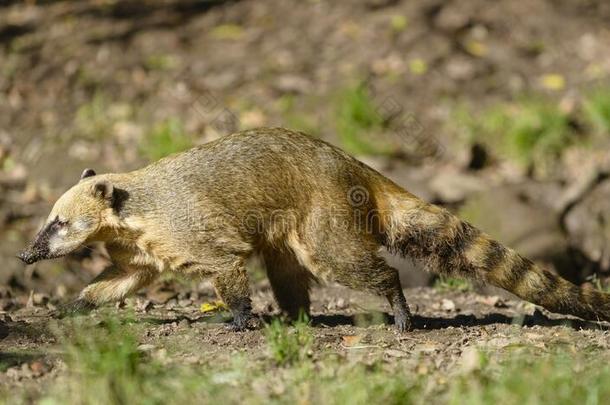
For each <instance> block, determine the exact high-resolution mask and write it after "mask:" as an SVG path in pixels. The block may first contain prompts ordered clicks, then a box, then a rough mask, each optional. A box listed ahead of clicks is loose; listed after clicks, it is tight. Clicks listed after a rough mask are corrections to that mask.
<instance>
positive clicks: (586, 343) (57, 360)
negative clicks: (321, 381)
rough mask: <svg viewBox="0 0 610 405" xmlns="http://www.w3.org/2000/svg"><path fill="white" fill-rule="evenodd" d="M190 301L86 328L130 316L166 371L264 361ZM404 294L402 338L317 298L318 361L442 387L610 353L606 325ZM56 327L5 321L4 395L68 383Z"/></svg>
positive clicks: (375, 310)
mask: <svg viewBox="0 0 610 405" xmlns="http://www.w3.org/2000/svg"><path fill="white" fill-rule="evenodd" d="M187 291H188V289H186V287H184V286H183V289H182V291H181V292H171V290H169V289H166V290H163V289H160V290H159V291H157V292H156V293H154V294H149V295H148V296H146V295H141V296H139V297H135V298H133V299H130V300H128V301H127V302H126V303H125V305H124V306H123V307H122V308H118V307H109V308H103V309H100V310H95V311H94V312H93V313H92V314H90V315H87V317H88V322H89V324H90V325H99V324H100V322H102V320H103V319H104V318H103V317H102V314H113V315H118V317H119V319H126V317H127V315H129V316H130V321H129V322H130V325H131V326H130V328H131V329H132V330H135V331H136V335H137V342H138V345H139V346H138V347H139V349H141V350H143V351H146V352H152V353H156V354H157V355H159V353H161V355H165V356H167V353H170V355H169V356H167V357H168V362H169V363H174V364H194V365H197V364H201V365H211V366H212V367H214V364H220V363H222V362H223V361H224V362H226V361H230V359H232V358H235V357H236V356H238V353H239V356H240V357H241V358H245V359H247V360H252V361H256V360H258V359H260V358H261V356H263V357H264V353H265V351H266V344H265V337H264V334H263V332H262V330H251V331H245V332H234V331H231V330H229V328H228V325H227V322H228V321H229V320H230V318H231V317H230V315H229V314H228V313H226V312H224V311H222V310H220V311H213V312H211V313H202V311H201V303H203V302H213V301H214V300H215V297H214V293H213V291H212V289H211V288H210V287H209V286H208V285H206V284H202V285H200V286H199V288H198V289H196V290H195V292H190V293H189V292H187ZM405 294H406V296H407V297H408V300H409V302H410V306H411V309H412V311H413V313H414V316H413V330H412V331H410V332H408V333H404V334H400V333H398V332H397V331H395V329H394V328H393V326H392V325H391V322H392V319H391V316H390V315H388V312H389V307H388V305H387V304H386V303H385V302H384V301H382V300H380V299H377V298H374V297H372V296H370V295H367V294H363V293H357V292H354V291H351V290H348V289H345V288H342V287H337V286H329V287H324V288H317V289H316V290H315V291H314V294H313V307H312V320H311V325H312V332H313V336H314V343H313V349H312V350H313V353H314V354H313V355H314V357H315V356H317V355H320V353H324V352H333V353H336V354H337V355H339V356H341V357H345V358H351V359H354V358H355V359H358V361H359V362H364V363H366V361H367V359H380V358H381V359H383V360H384V361H386V362H387V363H389V364H390V365H391V366H392V367H399V368H402V367H410V368H413V369H414V370H418V371H417V372H418V373H419V372H423V373H425V374H429V375H430V376H431V378H440V377H442V376H444V375H447V373H450V372H452V370H455V369H456V367H458V368H459V367H463V363H464V361H465V356H468V355H469V353H470V351H471V350H472V349H476V350H484V351H485V352H487V353H488V354H489V355H490V356H506V351H507V350H509V349H511V348H512V349H515V348H519V347H530V348H532V347H533V348H536V350H539V351H540V352H544V351H546V350H550V349H551V348H554V347H555V348H556V347H565V348H569V350H571V351H573V352H581V351H586V352H592V353H595V352H600V353H604V352H605V351H606V350H608V349H610V332H609V330H610V327H609V325H607V324H600V323H594V322H585V321H581V320H578V319H575V318H571V317H564V316H559V315H553V314H549V313H546V312H541V311H539V310H537V309H535V308H534V306H532V305H531V304H527V303H524V302H522V301H515V300H506V299H501V298H499V297H498V296H485V295H479V294H476V293H473V292H459V291H439V290H438V289H434V288H425V287H422V288H414V289H407V290H405ZM164 301H165V302H164ZM153 302H156V303H153ZM254 309H255V311H257V313H258V314H259V315H261V317H262V318H263V319H264V320H265V321H266V322H270V320H271V319H272V316H273V315H274V314H276V312H277V311H276V307H275V303H274V301H273V299H272V296H271V293H270V288H269V286H268V285H267V283H266V282H260V283H258V285H257V287H256V289H255V295H254ZM53 318H54V315H53V311H51V310H49V309H48V308H46V307H45V306H43V305H36V304H30V305H28V306H26V308H22V309H19V310H17V311H13V312H11V313H10V314H8V315H3V323H2V324H1V328H2V329H0V334H1V337H2V342H1V346H0V347H2V351H1V352H0V355H1V356H2V364H3V367H5V370H4V371H3V372H2V373H1V374H0V390H3V389H4V390H6V389H10V390H11V392H13V393H15V392H28V393H30V394H29V395H30V396H33V397H36V395H37V394H35V393H39V394H40V393H42V392H45V390H46V389H48V387H49V386H50V385H52V384H53V383H54V382H56V381H58V380H59V379H60V378H62V376H64V375H65V374H66V372H67V371H66V367H65V363H64V362H63V360H62V358H63V357H62V349H61V346H60V345H59V343H58V341H57V335H56V333H53V332H52V330H50V326H49V325H50V324H51V325H55V326H54V327H55V328H61V327H62V323H63V322H68V321H67V320H53ZM422 370H423V371H422Z"/></svg>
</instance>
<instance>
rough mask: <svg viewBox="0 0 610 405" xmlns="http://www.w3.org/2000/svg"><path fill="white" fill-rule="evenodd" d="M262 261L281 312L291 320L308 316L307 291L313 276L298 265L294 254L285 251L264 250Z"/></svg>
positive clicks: (308, 302)
mask: <svg viewBox="0 0 610 405" xmlns="http://www.w3.org/2000/svg"><path fill="white" fill-rule="evenodd" d="M263 260H264V262H265V267H266V269H267V276H268V277H269V282H270V283H271V289H272V290H273V295H274V296H275V299H276V301H277V303H278V305H279V307H280V309H281V310H282V312H284V314H285V315H287V316H288V317H289V318H290V319H292V320H297V319H298V318H299V316H300V315H302V314H303V315H307V316H309V307H310V301H309V289H310V287H311V283H312V281H313V280H314V276H313V275H312V274H311V273H310V272H309V270H307V269H306V268H305V267H303V266H302V265H301V264H300V263H299V261H298V260H297V258H296V256H295V255H294V253H292V252H290V251H287V250H282V251H280V250H275V249H265V250H264V251H263Z"/></svg>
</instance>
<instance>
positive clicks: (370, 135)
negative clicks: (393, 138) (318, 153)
mask: <svg viewBox="0 0 610 405" xmlns="http://www.w3.org/2000/svg"><path fill="white" fill-rule="evenodd" d="M335 120H336V122H335V126H336V129H337V133H338V135H339V138H340V141H341V143H342V145H343V147H344V148H345V149H346V150H347V151H348V152H350V153H352V154H355V155H379V154H388V153H391V152H392V148H390V147H389V146H388V145H387V142H386V141H385V140H384V139H380V138H379V135H380V134H381V131H382V130H383V127H384V120H383V117H382V116H381V115H380V114H379V113H378V111H377V110H376V106H375V103H374V100H373V98H372V95H371V94H370V92H369V90H368V89H367V87H366V86H365V85H364V84H362V83H360V84H358V85H356V86H352V87H348V88H346V89H344V90H343V91H341V92H340V94H339V96H338V98H337V101H336V116H335ZM375 135H377V139H375V138H374V136H375Z"/></svg>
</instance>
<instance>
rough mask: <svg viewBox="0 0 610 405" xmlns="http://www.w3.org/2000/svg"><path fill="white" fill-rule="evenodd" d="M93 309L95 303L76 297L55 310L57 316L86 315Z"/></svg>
mask: <svg viewBox="0 0 610 405" xmlns="http://www.w3.org/2000/svg"><path fill="white" fill-rule="evenodd" d="M93 309H95V305H94V304H92V303H90V302H89V301H86V300H83V299H80V298H79V299H76V300H74V301H72V302H70V303H68V304H64V305H61V306H60V307H59V309H58V311H57V316H58V318H66V317H71V316H76V315H86V314H88V313H89V312H91V310H93Z"/></svg>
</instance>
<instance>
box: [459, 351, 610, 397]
mask: <svg viewBox="0 0 610 405" xmlns="http://www.w3.org/2000/svg"><path fill="white" fill-rule="evenodd" d="M486 357H489V356H482V358H483V359H485V358H486ZM487 361H489V360H487ZM449 398H450V401H449V403H451V404H461V403H467V404H493V403H502V404H506V405H511V404H515V405H520V404H541V405H542V404H566V405H567V404H591V405H593V404H604V403H607V400H608V398H610V365H608V362H607V359H606V360H605V361H604V360H603V359H595V358H593V357H589V356H582V355H575V354H571V353H569V352H567V351H555V352H551V353H549V354H545V355H544V356H539V355H537V354H535V351H534V350H529V351H525V352H524V353H522V354H519V355H514V356H511V357H510V359H509V360H507V361H504V362H501V363H495V364H489V365H487V366H484V367H482V369H480V370H474V371H472V372H470V373H467V374H464V375H462V376H460V377H459V378H457V379H456V380H455V381H454V382H453V384H452V386H451V387H450V390H449Z"/></svg>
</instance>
